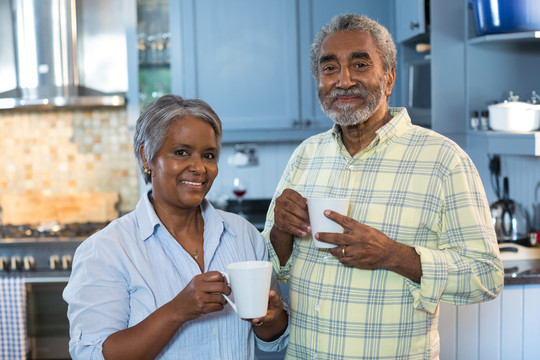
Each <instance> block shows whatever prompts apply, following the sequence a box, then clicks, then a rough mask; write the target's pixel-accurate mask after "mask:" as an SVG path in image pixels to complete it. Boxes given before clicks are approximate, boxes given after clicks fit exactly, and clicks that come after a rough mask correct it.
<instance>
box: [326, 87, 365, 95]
mask: <svg viewBox="0 0 540 360" xmlns="http://www.w3.org/2000/svg"><path fill="white" fill-rule="evenodd" d="M350 95H359V96H363V97H366V96H368V92H367V90H366V89H365V88H364V87H362V86H360V85H359V86H354V87H351V88H349V89H333V90H332V91H330V94H329V96H330V97H331V98H336V97H338V96H350Z"/></svg>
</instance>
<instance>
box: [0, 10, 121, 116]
mask: <svg viewBox="0 0 540 360" xmlns="http://www.w3.org/2000/svg"><path fill="white" fill-rule="evenodd" d="M0 1H3V4H0V10H1V11H4V8H9V9H10V11H9V12H10V14H11V19H9V20H10V22H11V25H12V27H11V28H12V35H13V43H12V44H10V45H11V46H12V48H13V51H12V54H13V56H12V64H13V65H14V66H13V68H14V69H13V70H14V73H15V81H16V84H15V85H16V87H15V88H11V89H10V90H8V91H3V92H1V93H0V109H13V108H19V107H58V106H73V107H84V106H122V105H124V104H125V92H126V90H127V74H122V71H124V72H127V71H126V70H125V67H126V60H125V59H126V55H125V53H126V45H125V31H124V29H123V28H122V23H121V15H120V14H116V16H117V17H118V18H117V20H120V21H116V22H115V21H112V23H114V25H113V26H114V27H113V28H112V29H107V23H106V22H108V21H109V20H110V19H111V16H114V14H111V11H112V10H117V9H111V6H110V5H111V4H112V3H114V1H112V2H107V1H106V0H104V1H95V0H93V1H91V2H90V1H87V2H86V5H87V6H86V8H85V2H84V0H0ZM104 19H105V21H104ZM0 20H2V19H0ZM4 20H5V19H4ZM108 24H111V22H108ZM81 30H82V31H81ZM122 40H123V41H124V44H122ZM97 41H99V42H100V43H98V42H97ZM110 41H113V43H112V44H111V43H110ZM107 42H109V43H107ZM114 42H116V43H114ZM8 43H9V42H8ZM2 50H4V49H0V51H2ZM119 51H120V52H121V51H123V54H122V53H120V54H119V53H118V52H119ZM79 55H82V56H80V57H79ZM122 55H123V56H122ZM122 59H123V60H124V62H123V64H121V63H118V62H119V61H122ZM8 60H9V59H8ZM115 61H116V64H115V63H112V62H115ZM2 62H6V59H5V56H4V58H3V61H2V58H0V66H2V65H4V64H3V63H2ZM122 67H123V69H122ZM0 75H1V74H0ZM6 77H7V76H6ZM92 83H93V85H94V86H91V85H90V84H92ZM96 86H97V87H96ZM99 86H100V87H101V89H100V88H98V87H99Z"/></svg>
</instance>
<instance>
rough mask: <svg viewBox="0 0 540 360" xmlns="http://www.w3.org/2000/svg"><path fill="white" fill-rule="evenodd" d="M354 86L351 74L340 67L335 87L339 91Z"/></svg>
mask: <svg viewBox="0 0 540 360" xmlns="http://www.w3.org/2000/svg"><path fill="white" fill-rule="evenodd" d="M354 85H355V82H354V81H353V79H352V78H351V73H350V71H349V68H347V67H342V68H341V70H340V71H339V78H338V83H337V86H338V87H339V88H341V89H348V88H350V87H351V86H354Z"/></svg>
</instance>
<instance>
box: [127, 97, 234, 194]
mask: <svg viewBox="0 0 540 360" xmlns="http://www.w3.org/2000/svg"><path fill="white" fill-rule="evenodd" d="M184 116H194V117H196V118H199V119H201V120H204V121H206V122H208V123H209V124H210V125H212V128H213V129H214V133H215V136H216V145H217V149H218V154H219V152H220V151H221V139H222V136H223V134H222V129H221V120H219V117H218V116H217V114H216V113H215V112H214V110H212V108H211V107H210V105H208V104H207V103H206V102H204V101H203V100H200V99H183V98H182V97H181V96H178V95H170V94H169V95H164V96H162V97H160V98H158V99H156V100H154V101H153V102H152V103H150V105H148V106H147V107H146V109H144V111H143V112H142V114H141V116H139V119H137V125H136V127H135V134H134V135H133V147H134V148H133V151H134V152H135V157H136V158H137V162H138V164H139V170H140V171H141V174H143V177H144V182H145V183H147V184H148V183H150V182H152V178H151V176H150V175H146V174H145V173H144V165H143V162H142V157H141V154H140V153H139V149H140V148H141V146H142V145H144V156H145V158H146V161H148V163H151V162H152V161H153V160H154V158H155V156H156V155H157V153H158V151H159V149H161V146H162V145H163V143H164V142H165V138H166V137H167V134H168V131H169V129H170V128H171V126H172V124H174V122H175V121H177V120H178V119H180V118H182V117H184Z"/></svg>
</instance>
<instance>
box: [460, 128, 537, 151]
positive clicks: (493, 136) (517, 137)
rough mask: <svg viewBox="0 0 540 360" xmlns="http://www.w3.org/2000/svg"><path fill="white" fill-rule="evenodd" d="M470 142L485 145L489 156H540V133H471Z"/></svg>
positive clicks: (469, 134)
mask: <svg viewBox="0 0 540 360" xmlns="http://www.w3.org/2000/svg"><path fill="white" fill-rule="evenodd" d="M467 137H468V138H469V139H468V141H474V142H481V143H484V147H485V149H486V150H487V153H489V154H501V155H528V156H540V131H531V132H523V133H510V132H501V131H469V132H468V133H467Z"/></svg>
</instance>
